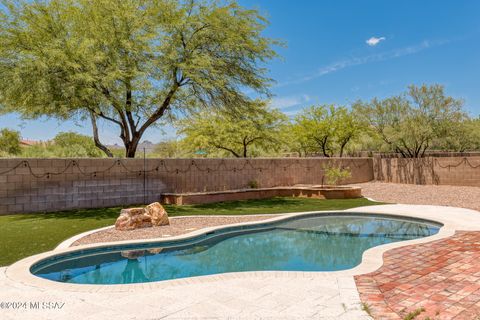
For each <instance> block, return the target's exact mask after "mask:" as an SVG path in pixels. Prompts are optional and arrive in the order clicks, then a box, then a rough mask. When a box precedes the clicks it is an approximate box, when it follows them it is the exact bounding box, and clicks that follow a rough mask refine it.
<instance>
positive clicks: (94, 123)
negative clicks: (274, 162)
mask: <svg viewBox="0 0 480 320" xmlns="http://www.w3.org/2000/svg"><path fill="white" fill-rule="evenodd" d="M90 119H91V120H92V130H93V141H94V142H95V146H97V148H99V149H100V150H102V151H103V152H104V153H105V154H106V155H107V157H109V158H113V153H112V152H111V151H110V149H108V148H107V146H105V145H104V144H102V143H101V142H100V138H99V137H98V127H97V119H96V116H95V114H93V112H90Z"/></svg>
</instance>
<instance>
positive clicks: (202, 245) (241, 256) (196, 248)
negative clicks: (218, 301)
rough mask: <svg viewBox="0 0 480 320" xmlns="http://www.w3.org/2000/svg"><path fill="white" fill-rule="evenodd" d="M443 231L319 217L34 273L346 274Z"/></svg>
mask: <svg viewBox="0 0 480 320" xmlns="http://www.w3.org/2000/svg"><path fill="white" fill-rule="evenodd" d="M440 227H441V225H440V224H437V223H434V222H430V221H423V220H418V221H417V220H410V219H408V220H407V219H398V218H392V217H386V216H364V215H362V216H360V215H341V214H336V215H331V214H330V215H319V216H313V217H311V216H310V217H302V218H295V219H290V220H288V221H284V222H280V223H278V222H277V223H274V224H267V223H265V224H262V225H260V226H256V227H246V228H228V229H225V230H223V231H222V230H219V231H216V232H215V233H210V234H206V235H202V236H199V237H198V238H194V239H190V240H185V241H171V242H169V243H153V244H152V243H150V244H140V245H139V244H136V245H130V246H116V247H115V246H114V247H109V248H100V249H88V250H83V251H80V252H77V253H75V252H74V253H71V254H69V255H60V256H55V257H52V258H50V259H46V260H43V261H40V262H39V263H37V264H36V265H34V266H33V267H32V268H31V271H32V273H34V274H35V275H37V276H40V277H42V278H46V279H50V280H54V281H60V282H67V283H82V284H126V283H141V282H151V281H161V280H170V279H178V278H185V277H192V276H201V275H209V274H218V273H225V272H240V271H262V270H279V271H280V270H283V271H334V270H345V269H350V268H353V267H355V266H357V265H358V264H359V263H360V262H361V259H362V254H363V252H364V251H365V250H367V249H369V248H372V247H375V246H378V245H381V244H386V243H391V242H397V241H403V240H410V239H416V238H421V237H427V236H430V235H433V234H436V233H437V232H438V230H439V228H440Z"/></svg>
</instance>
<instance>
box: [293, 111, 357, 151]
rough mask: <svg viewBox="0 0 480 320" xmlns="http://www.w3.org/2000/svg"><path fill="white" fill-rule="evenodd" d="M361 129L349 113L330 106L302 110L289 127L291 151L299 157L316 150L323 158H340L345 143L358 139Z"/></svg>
mask: <svg viewBox="0 0 480 320" xmlns="http://www.w3.org/2000/svg"><path fill="white" fill-rule="evenodd" d="M363 130H364V127H363V126H362V123H361V122H359V121H358V120H357V118H356V117H355V116H354V115H353V113H352V112H350V111H349V110H348V109H347V108H345V107H337V106H334V105H330V106H327V105H322V106H312V107H310V108H307V109H304V110H303V111H302V112H300V114H298V115H297V116H296V117H295V121H294V124H293V125H292V126H291V127H290V131H291V133H292V136H293V137H294V139H293V148H294V149H297V150H299V152H300V154H301V153H302V151H303V153H304V154H307V153H309V152H318V151H320V152H321V153H322V155H323V156H325V157H333V156H335V155H338V156H340V157H342V156H343V154H344V152H345V149H346V147H347V146H348V144H349V143H352V142H353V141H354V140H356V139H358V137H359V136H360V134H361V133H362V131H363Z"/></svg>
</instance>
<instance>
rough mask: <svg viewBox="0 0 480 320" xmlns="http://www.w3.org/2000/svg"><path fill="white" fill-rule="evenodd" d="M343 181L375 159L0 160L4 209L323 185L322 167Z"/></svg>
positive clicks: (364, 171) (355, 179) (365, 175)
mask: <svg viewBox="0 0 480 320" xmlns="http://www.w3.org/2000/svg"><path fill="white" fill-rule="evenodd" d="M332 162H335V163H336V164H337V165H340V166H343V167H349V168H350V169H351V171H352V177H351V178H350V179H348V180H347V181H345V183H359V182H366V181H370V180H372V179H373V177H374V176H373V165H372V163H373V162H372V159H371V158H341V159H340V158H336V159H328V158H269V159H258V158H255V159H165V160H162V159H146V161H145V162H144V160H143V159H0V214H9V213H20V212H43V211H59V210H68V209H76V208H99V207H112V206H127V205H132V204H143V203H149V202H154V201H159V200H160V195H161V194H162V193H165V192H169V193H185V192H201V191H223V190H235V189H243V188H247V187H249V185H250V184H251V182H253V181H255V182H256V184H257V185H258V187H261V188H269V187H277V186H292V185H296V184H321V183H322V180H323V176H324V175H323V172H324V169H323V168H324V166H325V165H327V163H332Z"/></svg>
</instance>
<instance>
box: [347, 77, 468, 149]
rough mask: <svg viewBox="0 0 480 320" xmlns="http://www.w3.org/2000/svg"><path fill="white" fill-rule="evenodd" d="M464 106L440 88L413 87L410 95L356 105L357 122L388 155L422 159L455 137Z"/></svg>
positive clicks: (460, 122)
mask: <svg viewBox="0 0 480 320" xmlns="http://www.w3.org/2000/svg"><path fill="white" fill-rule="evenodd" d="M462 107H463V102H462V101H461V100H457V99H454V98H452V97H449V96H446V95H445V94H444V88H443V87H442V86H440V85H433V86H426V85H423V86H421V87H416V86H410V87H409V90H408V92H407V93H405V94H402V95H399V96H395V97H391V98H387V99H384V100H378V99H373V100H372V101H371V102H369V103H364V102H357V103H355V105H354V109H355V113H356V115H357V118H359V119H362V121H363V122H364V123H365V124H367V125H369V126H370V128H371V129H372V130H373V131H374V132H375V134H376V135H377V136H378V137H379V138H380V139H381V140H382V141H383V144H384V146H385V147H386V148H388V150H389V151H394V152H398V153H400V154H401V155H402V156H404V157H410V158H417V157H422V156H423V155H424V154H425V151H427V150H428V149H429V148H430V147H431V146H432V145H435V144H437V145H439V144H443V143H444V141H447V140H448V139H449V138H451V137H453V136H455V130H454V129H453V128H455V127H456V126H458V125H460V124H462V123H463V122H464V121H465V119H466V114H465V112H464V111H463V109H462Z"/></svg>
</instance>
